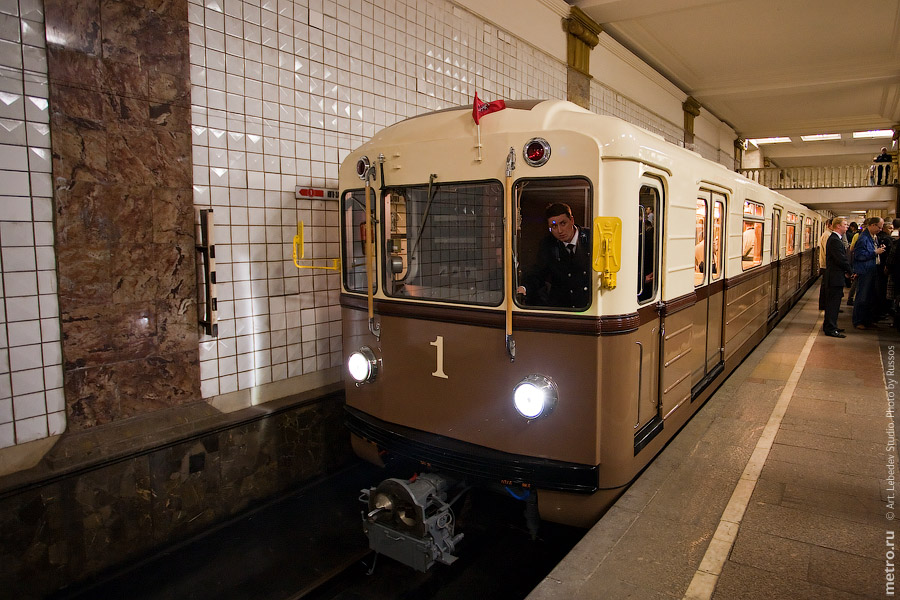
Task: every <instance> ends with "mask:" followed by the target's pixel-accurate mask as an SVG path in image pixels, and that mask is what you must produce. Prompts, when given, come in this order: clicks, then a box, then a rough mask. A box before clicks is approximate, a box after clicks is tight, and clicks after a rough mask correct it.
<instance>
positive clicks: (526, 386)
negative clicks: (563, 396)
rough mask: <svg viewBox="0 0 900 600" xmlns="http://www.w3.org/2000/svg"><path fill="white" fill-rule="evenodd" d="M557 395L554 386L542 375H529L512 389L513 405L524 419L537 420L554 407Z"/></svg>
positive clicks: (550, 380) (551, 381)
mask: <svg viewBox="0 0 900 600" xmlns="http://www.w3.org/2000/svg"><path fill="white" fill-rule="evenodd" d="M558 400H559V394H558V392H557V391H556V384H555V383H554V382H553V380H552V379H550V378H549V377H545V376H543V375H537V374H534V375H529V376H528V377H526V378H525V379H523V380H522V381H520V382H519V383H518V384H516V387H515V388H513V404H515V407H516V410H517V411H518V412H519V414H520V415H522V416H523V417H525V418H526V419H537V418H538V417H543V416H544V415H546V414H548V413H549V412H550V411H552V410H553V408H554V407H555V406H556V403H557V401H558Z"/></svg>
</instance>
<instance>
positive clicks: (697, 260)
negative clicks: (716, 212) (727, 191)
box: [694, 198, 707, 286]
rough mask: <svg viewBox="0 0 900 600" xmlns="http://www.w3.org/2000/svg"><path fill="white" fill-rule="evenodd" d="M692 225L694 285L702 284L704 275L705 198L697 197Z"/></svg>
mask: <svg viewBox="0 0 900 600" xmlns="http://www.w3.org/2000/svg"><path fill="white" fill-rule="evenodd" d="M695 220H696V222H695V227H694V286H699V285H703V281H704V278H705V277H706V266H707V265H706V200H704V199H703V198H698V199H697V213H696V219H695Z"/></svg>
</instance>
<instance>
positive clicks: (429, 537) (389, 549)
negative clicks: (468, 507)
mask: <svg viewBox="0 0 900 600" xmlns="http://www.w3.org/2000/svg"><path fill="white" fill-rule="evenodd" d="M454 486H455V482H453V481H452V480H450V479H448V478H446V477H443V476H441V475H438V474H435V473H428V474H424V475H419V476H417V477H413V478H412V479H410V480H404V479H395V478H391V479H385V480H384V481H382V482H381V483H379V484H378V485H377V486H376V487H374V488H369V489H363V490H362V495H361V496H360V498H359V499H360V501H361V502H364V503H365V504H366V506H367V508H366V511H365V512H364V513H363V528H364V530H365V532H366V535H368V537H369V547H370V548H371V549H372V550H374V551H375V552H376V553H378V554H384V555H385V556H389V557H390V558H393V559H394V560H396V561H398V562H401V563H403V564H405V565H407V566H409V567H412V568H414V569H415V570H417V571H420V572H423V573H424V572H426V571H428V569H430V568H431V567H432V566H433V565H434V563H435V562H439V563H442V564H445V565H450V564H453V563H454V562H455V561H456V559H457V558H458V557H456V556H454V555H453V553H454V552H455V550H456V545H457V544H458V543H459V542H460V540H462V538H463V534H462V533H460V534H456V535H454V533H453V529H454V517H453V510H452V509H451V507H450V505H451V504H452V503H453V502H454V501H455V500H456V499H457V498H459V496H460V495H461V494H458V495H457V496H456V498H454V499H453V500H451V501H450V502H447V494H448V492H449V491H450V490H451V489H453V487H454Z"/></svg>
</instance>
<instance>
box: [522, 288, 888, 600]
mask: <svg viewBox="0 0 900 600" xmlns="http://www.w3.org/2000/svg"><path fill="white" fill-rule="evenodd" d="M817 297H818V287H813V288H811V289H810V290H809V291H808V292H807V294H806V296H805V297H804V298H803V299H802V300H801V301H800V303H799V304H798V305H797V307H795V308H794V310H793V311H792V312H791V313H790V314H789V315H787V317H785V319H783V320H782V322H781V323H780V324H779V325H778V327H777V328H776V329H775V330H774V331H773V332H772V334H770V335H769V336H768V337H767V338H766V339H765V340H764V341H763V342H762V343H761V344H760V345H759V346H758V347H757V349H756V350H755V351H754V352H753V353H752V354H751V355H750V356H749V357H748V358H747V359H746V360H745V361H744V363H743V364H741V366H740V367H739V368H738V369H737V370H735V372H734V373H733V374H732V375H731V377H730V378H729V379H728V380H727V381H726V382H725V384H724V385H723V387H722V388H721V389H720V390H719V391H718V392H717V393H716V394H715V395H714V396H713V397H712V398H711V399H710V400H709V402H708V403H707V404H706V406H704V407H703V408H702V409H701V410H700V411H699V412H698V413H697V414H696V415H695V416H694V418H693V419H692V420H691V421H690V422H689V423H688V424H687V425H686V426H685V428H684V429H683V430H682V431H681V433H680V434H679V435H678V436H677V437H676V438H675V439H674V440H673V441H672V442H671V443H670V444H669V445H668V447H666V449H665V450H664V451H663V452H662V453H661V454H660V455H659V456H658V457H657V458H656V460H655V461H654V462H653V463H652V464H651V465H650V467H648V468H647V470H646V471H645V472H644V473H643V474H642V475H641V477H640V478H639V479H638V480H637V481H636V482H635V483H634V485H633V486H632V487H631V488H630V489H629V491H628V492H626V493H625V494H624V495H623V496H622V498H620V500H619V501H618V502H617V503H616V504H615V505H614V506H613V507H612V508H611V509H610V511H609V512H608V513H607V514H606V516H605V517H604V518H603V519H602V520H601V521H600V522H599V523H598V524H597V525H596V526H595V527H594V528H593V529H592V530H591V531H590V532H589V533H588V534H587V535H586V536H585V538H584V539H583V540H582V541H581V543H580V544H579V545H577V546H576V547H575V549H574V550H573V551H572V552H571V553H570V554H569V555H568V556H567V557H566V558H565V559H564V560H563V561H562V562H561V563H560V564H559V565H558V566H557V567H556V569H555V570H554V571H553V572H551V573H550V575H549V576H548V577H547V578H546V579H545V580H544V581H543V582H542V583H541V584H540V585H539V586H538V587H537V588H536V589H535V590H534V591H533V592H532V593H531V595H529V596H528V598H529V599H530V600H547V599H551V598H554V599H555V598H566V599H567V600H588V599H594V598H597V599H599V598H603V599H604V600H608V599H616V598H636V599H641V600H650V599H671V598H686V599H688V598H689V599H692V600H693V599H700V598H703V599H708V598H715V599H717V600H732V599H736V598H740V599H756V598H759V599H763V598H765V599H773V598H774V599H780V598H786V599H787V598H790V599H792V600H794V599H805V598H809V599H813V598H815V599H822V598H834V599H840V598H883V597H887V596H888V591H890V590H889V588H888V586H889V585H891V583H892V581H893V580H892V579H889V577H890V576H891V575H892V574H893V565H892V564H891V563H896V562H897V561H898V560H900V557H896V558H895V557H894V549H893V546H892V544H897V543H900V540H897V539H894V537H893V535H894V533H893V532H894V531H895V527H894V524H893V521H892V519H893V515H894V513H896V514H898V515H900V511H896V510H895V509H894V508H893V506H892V505H891V504H892V501H893V500H894V492H893V491H892V489H893V477H894V475H893V469H894V467H895V466H896V465H897V463H898V459H897V449H896V445H895V444H894V437H893V431H894V430H893V417H892V415H891V414H890V412H889V408H890V405H889V401H891V402H892V401H893V394H894V392H893V387H894V386H896V381H895V379H900V378H896V377H894V358H895V352H897V351H898V347H900V334H898V333H896V332H895V331H894V330H893V329H891V328H890V327H888V326H887V325H886V324H885V325H884V326H883V327H882V328H880V329H878V330H875V331H857V330H853V329H852V327H851V326H850V324H849V321H850V311H849V310H846V308H845V312H844V313H842V314H841V315H840V319H839V325H842V326H844V327H846V328H847V330H848V333H847V337H846V338H845V339H837V338H829V337H825V336H824V335H823V334H822V332H821V324H822V316H821V315H822V313H821V312H820V311H818V310H816V308H817Z"/></svg>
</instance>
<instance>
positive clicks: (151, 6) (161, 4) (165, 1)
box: [129, 0, 188, 21]
mask: <svg viewBox="0 0 900 600" xmlns="http://www.w3.org/2000/svg"><path fill="white" fill-rule="evenodd" d="M129 1H130V2H131V4H134V5H135V6H137V7H139V8H143V9H145V10H152V11H153V12H155V13H159V14H161V15H163V16H165V17H169V18H170V19H178V20H182V21H187V18H188V0H129Z"/></svg>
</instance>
